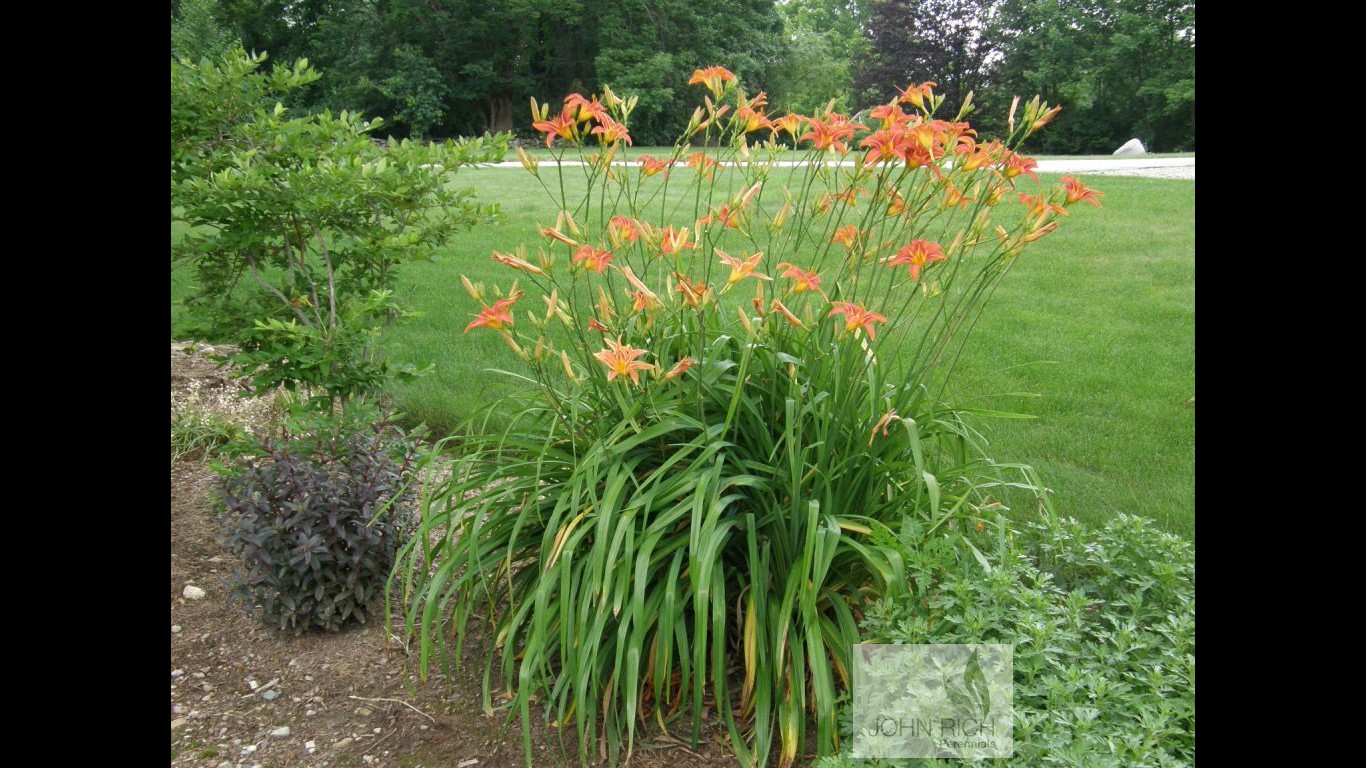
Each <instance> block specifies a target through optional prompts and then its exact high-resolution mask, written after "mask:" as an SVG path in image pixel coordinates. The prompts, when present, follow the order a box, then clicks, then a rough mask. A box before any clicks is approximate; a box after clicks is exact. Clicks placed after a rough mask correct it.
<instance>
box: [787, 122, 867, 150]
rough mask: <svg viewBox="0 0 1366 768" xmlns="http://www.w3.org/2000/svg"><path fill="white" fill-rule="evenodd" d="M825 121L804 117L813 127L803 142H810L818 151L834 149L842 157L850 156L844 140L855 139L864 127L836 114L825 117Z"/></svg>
mask: <svg viewBox="0 0 1366 768" xmlns="http://www.w3.org/2000/svg"><path fill="white" fill-rule="evenodd" d="M825 118H826V119H824V120H817V119H815V118H812V117H803V118H802V119H803V120H805V121H806V123H807V125H810V126H811V132H810V133H807V134H805V135H804V136H802V138H801V140H802V141H809V142H811V143H812V145H813V146H814V147H815V148H816V149H822V150H824V149H830V148H831V147H833V148H834V149H835V150H836V151H837V152H839V153H840V154H841V155H847V154H849V147H847V146H846V145H845V144H844V142H843V141H842V140H843V139H852V138H854V132H855V131H856V130H858V129H859V128H861V127H863V126H861V125H858V124H856V123H853V122H850V120H849V118H847V117H845V116H844V115H841V114H839V113H836V112H831V113H829V114H827V115H826V116H825Z"/></svg>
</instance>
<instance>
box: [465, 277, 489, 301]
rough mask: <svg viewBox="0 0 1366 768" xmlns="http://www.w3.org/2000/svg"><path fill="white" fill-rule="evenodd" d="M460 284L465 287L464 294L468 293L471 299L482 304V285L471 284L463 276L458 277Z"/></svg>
mask: <svg viewBox="0 0 1366 768" xmlns="http://www.w3.org/2000/svg"><path fill="white" fill-rule="evenodd" d="M460 284H461V285H463V286H465V293H468V294H469V295H470V298H471V299H474V300H475V301H477V302H479V303H481V304H482V303H483V302H484V287H483V286H482V285H476V284H474V283H471V282H470V279H469V278H468V277H465V276H464V275H461V276H460Z"/></svg>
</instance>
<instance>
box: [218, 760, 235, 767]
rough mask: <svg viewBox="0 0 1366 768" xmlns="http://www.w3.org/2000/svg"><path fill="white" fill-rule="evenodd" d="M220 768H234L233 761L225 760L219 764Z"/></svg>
mask: <svg viewBox="0 0 1366 768" xmlns="http://www.w3.org/2000/svg"><path fill="white" fill-rule="evenodd" d="M218 768H232V763H230V762H228V761H227V760H224V761H223V762H221V763H219V764H218Z"/></svg>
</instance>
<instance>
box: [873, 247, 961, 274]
mask: <svg viewBox="0 0 1366 768" xmlns="http://www.w3.org/2000/svg"><path fill="white" fill-rule="evenodd" d="M946 258H948V257H947V256H945V255H944V250H943V249H942V248H940V247H939V244H938V243H934V242H930V241H929V240H912V241H911V244H910V245H905V246H902V247H901V250H899V251H897V252H896V255H895V256H892V257H891V258H888V259H883V262H884V263H886V264H887V265H888V266H891V267H898V266H900V265H902V264H909V265H910V267H911V279H912V280H919V279H920V270H921V269H922V268H924V267H925V266H926V265H929V264H933V263H934V262H936V261H943V260H944V259H946Z"/></svg>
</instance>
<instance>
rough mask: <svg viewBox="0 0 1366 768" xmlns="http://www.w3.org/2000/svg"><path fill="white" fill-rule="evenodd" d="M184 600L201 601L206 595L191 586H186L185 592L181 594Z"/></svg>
mask: <svg viewBox="0 0 1366 768" xmlns="http://www.w3.org/2000/svg"><path fill="white" fill-rule="evenodd" d="M181 594H182V595H184V596H185V599H186V600H203V599H204V598H205V597H206V596H208V593H207V592H205V591H204V590H202V589H200V588H199V587H196V586H195V585H193V584H186V585H185V591H184V592H181Z"/></svg>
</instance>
